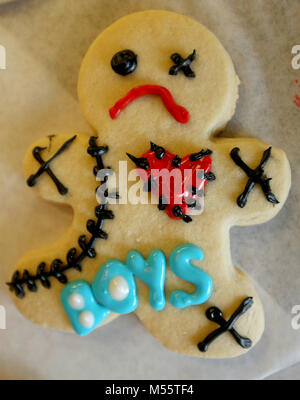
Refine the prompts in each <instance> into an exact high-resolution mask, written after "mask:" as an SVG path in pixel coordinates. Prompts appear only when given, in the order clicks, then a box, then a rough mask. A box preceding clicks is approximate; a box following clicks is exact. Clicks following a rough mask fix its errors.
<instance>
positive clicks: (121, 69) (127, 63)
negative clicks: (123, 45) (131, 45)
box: [111, 49, 137, 76]
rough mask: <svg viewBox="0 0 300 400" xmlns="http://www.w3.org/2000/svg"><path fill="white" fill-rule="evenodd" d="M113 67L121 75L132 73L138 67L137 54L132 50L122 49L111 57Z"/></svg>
mask: <svg viewBox="0 0 300 400" xmlns="http://www.w3.org/2000/svg"><path fill="white" fill-rule="evenodd" d="M111 67H112V69H113V70H114V71H115V72H116V73H117V74H119V75H122V76H126V75H128V74H131V73H132V72H133V71H134V70H135V69H136V67H137V55H136V54H134V52H133V51H132V50H128V49H127V50H121V51H118V53H116V54H115V55H114V56H113V58H112V59H111Z"/></svg>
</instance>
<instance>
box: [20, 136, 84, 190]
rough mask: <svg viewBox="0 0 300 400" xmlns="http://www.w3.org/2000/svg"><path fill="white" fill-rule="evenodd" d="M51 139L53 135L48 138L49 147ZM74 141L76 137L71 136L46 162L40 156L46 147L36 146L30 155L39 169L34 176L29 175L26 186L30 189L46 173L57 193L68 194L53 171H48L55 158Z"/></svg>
mask: <svg viewBox="0 0 300 400" xmlns="http://www.w3.org/2000/svg"><path fill="white" fill-rule="evenodd" d="M53 137H54V136H53V135H52V137H51V139H50V137H49V139H50V145H51V140H52V138H53ZM75 139H76V135H75V136H73V137H72V138H71V139H69V140H67V141H66V142H65V143H64V144H63V145H62V146H61V147H60V148H59V149H58V150H57V152H56V153H55V154H54V155H53V156H52V157H51V158H50V159H49V160H48V161H44V160H43V159H42V156H41V152H42V151H43V150H45V149H46V147H39V146H36V147H35V148H34V149H33V151H32V155H33V157H34V158H35V159H36V160H37V161H38V162H39V164H40V165H41V167H40V168H39V169H38V171H37V172H36V173H35V174H33V175H30V177H29V178H28V179H27V185H28V186H30V187H32V186H34V185H35V184H36V183H37V180H38V178H39V177H40V176H41V175H42V174H43V173H44V172H46V173H47V174H48V175H49V177H50V178H51V179H52V181H53V182H54V184H55V186H56V187H57V190H58V192H59V193H60V194H61V195H63V196H64V195H66V194H67V193H68V188H66V187H65V186H64V185H63V184H62V183H61V182H60V180H59V179H58V178H57V177H56V176H55V174H54V173H53V171H52V170H51V169H50V164H51V162H52V161H53V160H54V159H55V158H56V157H57V156H59V155H60V154H61V153H63V152H64V151H66V150H67V149H68V147H69V146H70V145H71V144H72V143H73V141H74V140H75ZM50 145H49V146H50Z"/></svg>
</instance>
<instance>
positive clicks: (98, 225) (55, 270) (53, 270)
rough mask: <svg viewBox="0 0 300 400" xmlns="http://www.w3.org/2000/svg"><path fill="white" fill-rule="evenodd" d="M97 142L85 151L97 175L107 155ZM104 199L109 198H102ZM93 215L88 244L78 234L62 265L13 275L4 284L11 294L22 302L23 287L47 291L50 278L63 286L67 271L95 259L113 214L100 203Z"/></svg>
mask: <svg viewBox="0 0 300 400" xmlns="http://www.w3.org/2000/svg"><path fill="white" fill-rule="evenodd" d="M96 142H97V137H95V136H92V137H91V138H90V140H89V147H88V149H87V152H88V154H89V155H90V156H92V157H94V158H95V159H96V161H97V166H96V167H95V168H94V174H95V175H97V172H98V171H99V170H101V169H103V168H104V164H103V160H102V156H103V155H104V154H105V153H107V152H108V147H107V146H98V145H97V143H96ZM107 179H108V176H106V177H105V178H104V181H102V182H101V186H100V190H103V191H106V185H105V183H106V181H107ZM98 190H99V188H98ZM116 196H117V194H116ZM104 197H108V196H107V195H104ZM95 216H96V217H97V220H96V221H94V220H93V219H89V220H88V221H87V224H86V227H87V230H88V232H89V233H91V235H92V236H91V237H90V239H89V240H88V241H87V237H86V235H81V236H80V237H79V239H78V244H79V247H80V248H81V252H80V253H79V254H78V255H77V252H78V251H77V249H76V248H75V247H73V248H71V249H70V250H69V251H68V253H67V255H66V263H63V261H62V260H60V259H55V260H53V261H52V262H51V263H50V267H49V268H48V270H46V267H47V264H46V263H45V262H41V263H40V264H39V265H38V267H37V271H36V275H31V274H30V273H29V271H28V270H27V269H25V270H24V271H23V274H22V277H21V273H20V271H16V272H14V274H13V277H12V281H11V282H9V283H7V285H8V286H9V288H10V290H11V291H14V292H15V294H16V296H17V297H19V298H21V299H22V298H24V297H25V289H24V285H27V288H28V290H29V291H31V292H36V291H37V289H38V287H37V285H36V281H40V282H41V284H42V285H43V286H44V287H45V288H47V289H49V288H50V287H51V283H50V280H49V278H51V277H54V278H56V279H57V280H58V281H59V282H60V283H62V284H66V283H67V282H68V279H67V277H66V275H65V272H66V271H68V270H70V269H76V270H77V271H81V270H82V268H81V263H82V261H83V260H84V259H85V258H86V257H88V258H95V257H96V251H95V249H94V244H95V241H96V240H97V239H107V238H108V235H107V233H106V232H104V231H103V230H102V227H103V223H104V220H105V219H113V218H114V214H113V212H112V211H110V210H107V208H106V204H100V205H98V206H97V207H96V208H95Z"/></svg>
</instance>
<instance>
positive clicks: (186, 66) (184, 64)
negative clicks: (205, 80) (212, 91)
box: [169, 50, 196, 78]
mask: <svg viewBox="0 0 300 400" xmlns="http://www.w3.org/2000/svg"><path fill="white" fill-rule="evenodd" d="M195 58H196V50H194V51H193V52H192V53H191V54H190V55H189V56H188V57H187V58H182V57H181V55H180V54H178V53H174V54H172V55H171V60H172V61H173V62H174V63H175V65H173V66H172V67H171V68H170V70H169V75H177V74H178V72H179V71H180V70H182V72H183V73H184V75H185V76H187V77H188V78H195V76H196V75H195V73H194V71H192V69H191V67H190V65H191V63H192V62H193V61H194V60H195Z"/></svg>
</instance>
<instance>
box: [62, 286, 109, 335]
mask: <svg viewBox="0 0 300 400" xmlns="http://www.w3.org/2000/svg"><path fill="white" fill-rule="evenodd" d="M60 299H61V303H62V305H63V308H64V310H65V312H66V313H67V316H68V317H69V320H70V322H71V324H72V327H73V329H74V330H75V332H77V333H78V334H79V335H81V336H84V335H87V334H89V333H90V332H92V331H93V330H94V329H95V328H96V327H97V326H98V325H99V324H100V322H102V321H103V320H104V319H105V318H107V317H108V315H109V314H110V311H109V310H108V309H107V308H105V307H103V306H102V305H100V304H98V303H97V302H96V299H95V297H94V294H93V291H92V288H91V285H90V284H89V283H88V282H86V281H82V280H81V281H75V282H71V283H68V284H67V285H66V286H65V287H64V289H63V290H62V291H61V294H60Z"/></svg>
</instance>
